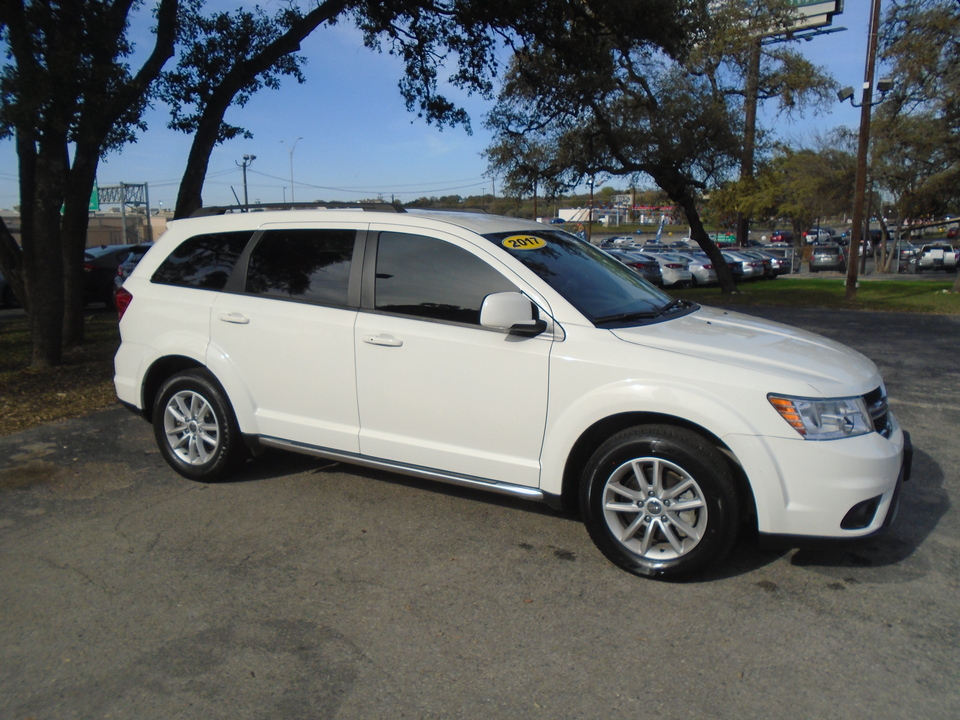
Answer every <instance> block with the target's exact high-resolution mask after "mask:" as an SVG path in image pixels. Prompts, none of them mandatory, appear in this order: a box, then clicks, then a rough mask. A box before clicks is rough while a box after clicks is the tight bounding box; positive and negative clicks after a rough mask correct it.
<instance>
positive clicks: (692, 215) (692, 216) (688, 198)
mask: <svg viewBox="0 0 960 720" xmlns="http://www.w3.org/2000/svg"><path fill="white" fill-rule="evenodd" d="M660 187H663V186H662V185H661V186H660ZM664 191H665V192H666V193H667V195H669V196H670V199H671V200H673V201H674V202H675V203H677V204H678V205H680V207H681V208H683V212H684V214H685V215H686V216H687V222H689V223H690V236H691V237H692V238H693V239H694V240H696V241H697V244H698V245H700V247H701V248H702V249H703V251H704V252H705V253H706V254H707V257H708V258H710V262H712V263H713V268H714V270H716V271H717V282H718V283H719V284H720V290H721V292H722V293H723V294H724V295H732V294H733V293H735V292H736V291H737V284H736V283H735V282H734V280H733V273H732V272H730V266H729V265H727V260H726V258H725V257H723V253H721V252H720V248H718V247H717V245H716V243H714V242H713V240H711V239H710V235H708V234H707V230H706V228H704V227H703V221H701V220H700V211H699V210H698V209H697V203H696V200H694V198H693V196H692V195H691V194H690V191H689V190H688V189H687V188H686V187H685V186H684V187H683V188H682V189H677V190H676V191H675V192H671V191H670V190H667V189H666V188H664Z"/></svg>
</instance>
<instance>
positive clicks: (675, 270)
mask: <svg viewBox="0 0 960 720" xmlns="http://www.w3.org/2000/svg"><path fill="white" fill-rule="evenodd" d="M632 254H633V255H636V256H642V257H646V258H650V259H652V260H656V261H657V262H658V263H660V274H661V275H662V276H663V286H664V287H665V288H669V287H674V288H687V287H690V286H691V285H693V274H692V273H691V272H690V270H688V269H687V264H688V263H687V261H686V260H683V259H682V258H678V257H673V258H668V257H666V256H667V255H672V253H662V252H651V253H647V252H644V253H632Z"/></svg>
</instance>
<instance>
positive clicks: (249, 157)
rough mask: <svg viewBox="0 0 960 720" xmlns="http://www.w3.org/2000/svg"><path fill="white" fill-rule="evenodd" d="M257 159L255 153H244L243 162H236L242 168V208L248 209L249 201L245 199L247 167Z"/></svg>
mask: <svg viewBox="0 0 960 720" xmlns="http://www.w3.org/2000/svg"><path fill="white" fill-rule="evenodd" d="M256 159H257V156H256V155H244V156H243V162H242V163H237V165H239V166H240V167H241V168H243V209H244V210H249V209H250V201H249V200H248V199H247V168H248V167H250V165H251V164H252V163H253V161H254V160H256Z"/></svg>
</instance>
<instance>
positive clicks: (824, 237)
mask: <svg viewBox="0 0 960 720" xmlns="http://www.w3.org/2000/svg"><path fill="white" fill-rule="evenodd" d="M833 236H834V232H833V228H828V227H820V228H810V229H809V230H807V231H806V232H805V233H804V234H803V239H804V241H805V242H806V243H807V244H808V245H814V244H817V243H828V242H831V241H832V240H833Z"/></svg>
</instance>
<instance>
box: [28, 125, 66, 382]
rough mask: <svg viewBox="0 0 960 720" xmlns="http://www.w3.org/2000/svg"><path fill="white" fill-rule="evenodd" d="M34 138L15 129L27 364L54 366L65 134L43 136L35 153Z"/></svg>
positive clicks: (59, 350)
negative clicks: (23, 210)
mask: <svg viewBox="0 0 960 720" xmlns="http://www.w3.org/2000/svg"><path fill="white" fill-rule="evenodd" d="M34 140H35V138H33V137H24V136H23V134H22V133H21V132H18V133H17V152H18V156H19V161H20V195H21V206H26V205H28V204H30V205H31V206H32V208H31V211H30V212H28V214H27V217H26V218H24V217H22V216H21V233H22V234H21V237H22V240H23V269H24V284H25V286H26V290H27V297H26V300H27V303H28V306H29V308H30V313H29V322H30V334H31V337H32V339H33V356H32V364H33V365H34V366H36V367H51V366H54V365H59V364H60V363H61V361H62V360H63V303H64V298H63V257H62V255H61V253H60V208H61V207H62V205H63V178H65V177H66V165H67V157H66V152H65V150H66V146H67V145H66V138H65V137H63V138H51V139H43V140H41V142H40V143H39V148H40V150H39V152H38V151H37V145H36V144H35V142H34Z"/></svg>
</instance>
